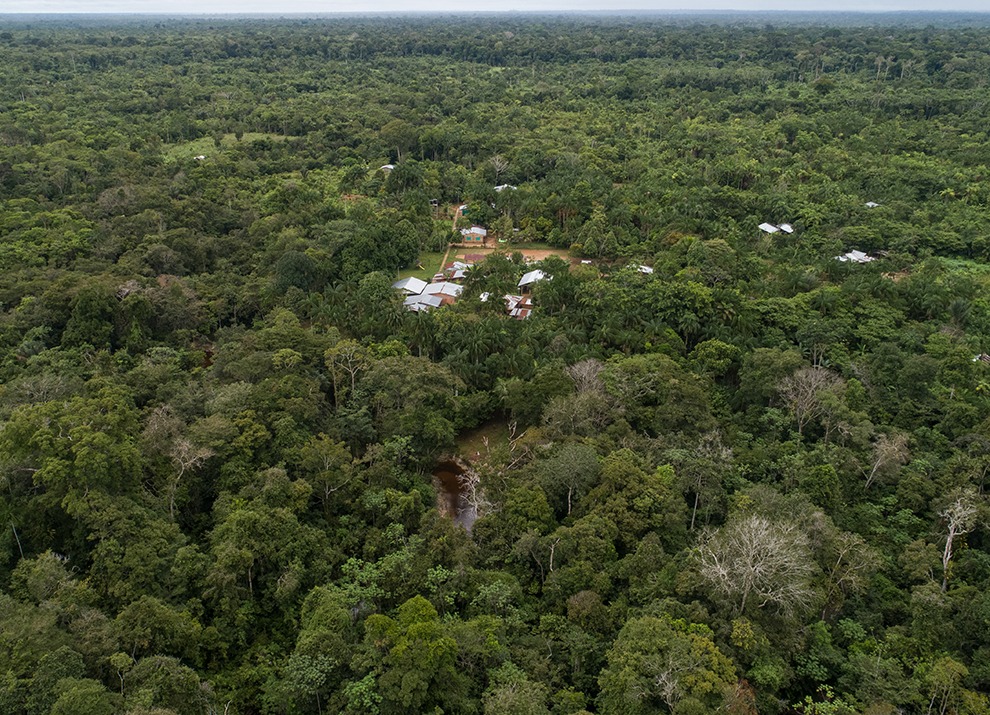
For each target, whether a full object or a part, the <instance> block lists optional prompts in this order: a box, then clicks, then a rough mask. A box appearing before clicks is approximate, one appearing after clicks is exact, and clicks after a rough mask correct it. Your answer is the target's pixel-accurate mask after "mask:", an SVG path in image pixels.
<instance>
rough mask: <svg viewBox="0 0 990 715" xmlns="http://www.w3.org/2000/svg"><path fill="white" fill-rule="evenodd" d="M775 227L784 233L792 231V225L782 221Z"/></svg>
mask: <svg viewBox="0 0 990 715" xmlns="http://www.w3.org/2000/svg"><path fill="white" fill-rule="evenodd" d="M777 228H779V229H780V230H781V231H783V232H784V233H794V227H793V226H791V225H790V224H789V223H782V224H780V226H778V227H777Z"/></svg>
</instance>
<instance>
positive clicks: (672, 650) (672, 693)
mask: <svg viewBox="0 0 990 715" xmlns="http://www.w3.org/2000/svg"><path fill="white" fill-rule="evenodd" d="M734 683H735V668H734V667H733V665H732V661H730V660H729V659H728V658H727V657H726V656H725V655H724V654H723V653H722V652H721V651H720V650H719V649H718V647H717V646H716V645H715V643H714V642H713V641H712V632H711V630H710V629H709V628H708V627H707V626H704V625H701V624H697V623H688V622H686V621H683V620H675V619H672V618H670V617H669V616H666V615H664V616H661V617H654V616H644V617H640V618H633V619H631V620H630V621H628V622H627V623H626V624H625V625H624V626H623V627H622V630H621V631H620V632H619V636H618V638H616V640H615V643H614V644H613V645H612V647H611V648H610V649H609V652H608V665H607V667H606V668H605V669H604V670H603V671H602V674H601V677H600V678H599V684H600V685H601V694H600V695H599V698H598V702H599V705H600V707H601V708H602V711H603V712H609V713H621V714H622V715H640V714H642V715H647V713H655V712H658V711H659V710H660V709H661V708H662V709H663V711H666V712H679V710H675V708H677V706H678V705H679V704H680V703H681V702H683V701H685V700H687V699H691V700H694V701H698V702H699V703H701V704H702V705H701V712H705V707H706V706H707V708H710V709H712V710H713V709H715V708H717V707H718V706H719V705H721V703H722V702H723V700H724V698H725V695H726V693H727V691H728V689H729V688H730V687H731V686H733V685H734ZM709 711H710V710H709Z"/></svg>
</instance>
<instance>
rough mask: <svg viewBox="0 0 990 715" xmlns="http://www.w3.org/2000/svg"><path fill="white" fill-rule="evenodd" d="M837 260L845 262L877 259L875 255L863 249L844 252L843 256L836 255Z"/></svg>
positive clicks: (863, 261) (865, 261) (864, 261)
mask: <svg viewBox="0 0 990 715" xmlns="http://www.w3.org/2000/svg"><path fill="white" fill-rule="evenodd" d="M835 260H837V261H842V262H843V263H869V262H870V261H875V260H877V259H876V258H874V257H873V256H868V255H866V254H865V253H863V252H862V251H856V250H852V251H849V253H844V254H842V255H841V256H836V257H835Z"/></svg>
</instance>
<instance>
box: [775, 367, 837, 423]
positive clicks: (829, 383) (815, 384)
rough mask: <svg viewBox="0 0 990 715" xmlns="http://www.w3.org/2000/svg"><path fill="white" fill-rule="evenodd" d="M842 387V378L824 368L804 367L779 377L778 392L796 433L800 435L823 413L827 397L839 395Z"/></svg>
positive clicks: (825, 408)
mask: <svg viewBox="0 0 990 715" xmlns="http://www.w3.org/2000/svg"><path fill="white" fill-rule="evenodd" d="M844 388H845V380H843V379H842V378H841V377H839V376H838V375H836V374H835V373H833V372H831V371H829V370H826V369H824V368H817V367H803V368H801V369H800V370H798V371H797V372H795V373H794V374H793V375H789V376H788V377H785V378H784V379H783V380H781V381H780V383H779V384H778V386H777V392H778V394H779V395H780V399H781V400H782V401H783V403H784V405H785V406H786V407H787V409H788V410H790V412H791V414H792V415H793V416H794V419H795V420H796V421H797V425H798V434H803V433H804V428H805V427H807V426H808V424H809V423H810V422H811V421H812V420H815V419H818V418H819V417H821V416H823V415H825V414H826V412H827V410H828V408H829V406H830V403H829V401H828V400H827V397H828V396H829V395H840V394H841V393H842V391H843V390H844Z"/></svg>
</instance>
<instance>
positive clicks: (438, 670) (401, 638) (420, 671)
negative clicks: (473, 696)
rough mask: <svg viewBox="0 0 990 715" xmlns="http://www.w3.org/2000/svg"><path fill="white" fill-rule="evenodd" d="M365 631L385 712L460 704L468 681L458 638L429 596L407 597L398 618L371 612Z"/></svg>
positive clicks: (414, 710) (428, 709)
mask: <svg viewBox="0 0 990 715" xmlns="http://www.w3.org/2000/svg"><path fill="white" fill-rule="evenodd" d="M365 633H366V637H365V646H366V653H367V655H366V656H365V657H366V659H367V662H368V663H369V665H371V666H372V671H371V672H372V673H373V674H374V677H375V682H376V690H377V693H378V695H379V696H380V697H381V705H380V709H381V713H382V715H391V714H392V713H408V712H431V711H432V710H433V709H434V708H436V707H438V706H439V707H442V708H443V709H444V710H445V711H452V710H456V709H457V708H458V706H459V703H460V702H461V700H462V698H463V697H464V694H465V693H464V685H465V683H464V679H463V677H462V676H461V675H460V673H459V672H458V670H457V667H456V663H457V660H456V656H457V642H456V641H455V640H454V639H453V638H451V637H450V636H449V635H448V634H447V632H446V628H445V627H444V625H443V624H442V623H441V622H440V617H439V615H438V614H437V612H436V609H434V608H433V606H432V605H431V604H430V602H429V601H427V600H426V599H425V598H423V597H422V596H416V597H414V598H412V599H410V600H408V601H406V602H405V603H404V604H402V605H401V606H400V607H399V609H398V612H397V614H396V617H395V618H394V619H393V618H389V617H388V616H383V615H377V614H376V615H373V616H369V617H368V619H367V620H366V622H365Z"/></svg>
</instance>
